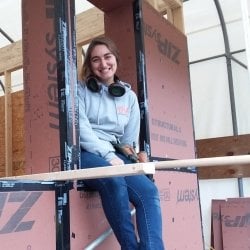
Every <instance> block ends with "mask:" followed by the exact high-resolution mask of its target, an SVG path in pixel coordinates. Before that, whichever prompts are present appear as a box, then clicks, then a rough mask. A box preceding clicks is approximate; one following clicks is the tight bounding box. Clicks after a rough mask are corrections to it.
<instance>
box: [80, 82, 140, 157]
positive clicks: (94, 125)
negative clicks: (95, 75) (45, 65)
mask: <svg viewBox="0 0 250 250" xmlns="http://www.w3.org/2000/svg"><path fill="white" fill-rule="evenodd" d="M123 84H124V86H125V87H126V92H125V94H124V95H123V96H121V97H113V96H111V95H110V94H109V92H108V87H107V86H105V85H102V89H101V91H100V92H98V93H94V92H91V91H90V90H89V89H88V88H87V87H86V85H85V83H82V82H81V83H79V87H78V97H79V126H80V145H81V147H82V148H83V149H85V150H86V151H88V152H92V153H94V154H97V155H100V156H102V157H103V158H104V159H106V160H107V161H110V160H111V159H112V158H114V157H115V154H114V152H115V150H114V148H113V146H112V144H111V143H110V142H112V141H115V142H116V141H117V140H119V141H120V142H121V143H125V144H129V145H134V144H135V145H136V146H138V139H139V130H140V110H139V105H138V100H137V96H136V94H135V93H134V91H132V90H131V86H130V85H129V84H127V83H123Z"/></svg>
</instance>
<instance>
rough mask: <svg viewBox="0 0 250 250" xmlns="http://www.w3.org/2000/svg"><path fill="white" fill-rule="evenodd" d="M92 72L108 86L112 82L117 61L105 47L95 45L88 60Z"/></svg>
mask: <svg viewBox="0 0 250 250" xmlns="http://www.w3.org/2000/svg"><path fill="white" fill-rule="evenodd" d="M90 63H91V70H92V72H93V73H94V74H95V75H96V76H97V77H98V78H99V79H100V80H101V81H102V82H105V83H107V84H108V85H109V84H111V83H113V82H114V75H115V72H116V70H117V60H116V58H115V56H114V55H113V54H112V53H111V51H110V50H109V49H108V48H107V46H106V45H96V46H95V47H94V49H93V50H92V53H91V58H90Z"/></svg>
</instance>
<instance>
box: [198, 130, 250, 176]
mask: <svg viewBox="0 0 250 250" xmlns="http://www.w3.org/2000/svg"><path fill="white" fill-rule="evenodd" d="M196 149H197V157H198V158H205V157H220V156H236V155H250V134H245V135H238V136H225V137H217V138H209V139H202V140H196ZM198 176H199V179H218V178H237V177H239V176H243V177H250V164H249V165H240V164H237V165H233V166H223V167H218V166H216V165H215V166H207V167H204V168H200V169H198Z"/></svg>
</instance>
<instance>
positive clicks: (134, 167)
mask: <svg viewBox="0 0 250 250" xmlns="http://www.w3.org/2000/svg"><path fill="white" fill-rule="evenodd" d="M154 173H155V166H154V164H153V163H151V162H149V163H135V164H126V166H124V165H119V166H107V167H99V168H98V167H97V168H88V169H78V170H68V171H58V172H50V173H41V174H31V175H21V176H14V177H13V176H12V177H7V178H2V180H27V179H28V180H40V181H69V180H79V179H93V178H102V177H103V178H105V177H111V176H129V175H139V174H154Z"/></svg>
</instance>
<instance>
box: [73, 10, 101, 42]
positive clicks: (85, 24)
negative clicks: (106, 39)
mask: <svg viewBox="0 0 250 250" xmlns="http://www.w3.org/2000/svg"><path fill="white" fill-rule="evenodd" d="M103 34H104V13H103V12H102V11H101V10H99V9H97V8H95V7H94V8H91V9H89V10H87V11H84V12H82V13H81V14H79V15H77V16H76V43H77V44H78V45H84V44H87V43H88V42H90V40H92V38H94V37H97V36H101V35H103Z"/></svg>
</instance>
